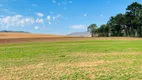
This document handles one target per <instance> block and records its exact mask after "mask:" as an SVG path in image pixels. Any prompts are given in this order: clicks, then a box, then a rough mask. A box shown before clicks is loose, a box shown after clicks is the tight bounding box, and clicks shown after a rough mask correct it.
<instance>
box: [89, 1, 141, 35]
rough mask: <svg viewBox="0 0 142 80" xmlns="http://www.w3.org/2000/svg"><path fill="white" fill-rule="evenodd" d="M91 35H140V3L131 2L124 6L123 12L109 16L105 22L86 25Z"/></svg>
mask: <svg viewBox="0 0 142 80" xmlns="http://www.w3.org/2000/svg"><path fill="white" fill-rule="evenodd" d="M88 31H89V32H90V33H91V35H92V37H94V35H96V34H97V35H98V36H106V37H108V36H130V37H142V4H139V3H137V2H133V3H132V4H130V5H128V7H127V8H126V12H125V14H122V13H119V14H117V15H116V16H111V17H110V19H109V20H108V22H107V23H106V24H103V25H101V26H100V27H97V26H96V24H92V25H90V26H89V27H88Z"/></svg>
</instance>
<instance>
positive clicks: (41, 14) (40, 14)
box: [36, 12, 44, 17]
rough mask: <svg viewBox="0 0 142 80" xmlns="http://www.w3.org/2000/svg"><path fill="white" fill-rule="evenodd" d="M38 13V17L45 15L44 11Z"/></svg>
mask: <svg viewBox="0 0 142 80" xmlns="http://www.w3.org/2000/svg"><path fill="white" fill-rule="evenodd" d="M36 15H37V16H38V17H43V16H44V14H43V13H40V12H38V13H36Z"/></svg>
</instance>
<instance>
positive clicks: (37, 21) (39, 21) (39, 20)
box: [36, 18, 44, 23]
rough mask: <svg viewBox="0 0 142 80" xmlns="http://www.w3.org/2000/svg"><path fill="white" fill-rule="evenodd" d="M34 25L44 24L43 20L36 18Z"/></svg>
mask: <svg viewBox="0 0 142 80" xmlns="http://www.w3.org/2000/svg"><path fill="white" fill-rule="evenodd" d="M36 23H44V20H43V19H39V18H37V19H36Z"/></svg>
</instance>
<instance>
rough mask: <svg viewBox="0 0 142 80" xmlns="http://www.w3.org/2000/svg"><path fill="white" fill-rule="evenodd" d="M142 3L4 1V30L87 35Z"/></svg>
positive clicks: (0, 22)
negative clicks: (133, 4) (91, 28)
mask: <svg viewBox="0 0 142 80" xmlns="http://www.w3.org/2000/svg"><path fill="white" fill-rule="evenodd" d="M134 1H137V2H139V3H142V0H0V30H14V31H20V30H21V31H28V32H32V33H42V34H69V33H72V32H83V31H86V28H87V26H89V25H90V24H92V23H95V24H97V25H98V26H100V25H101V24H105V23H106V22H107V21H108V19H109V18H110V16H114V15H116V14H117V13H125V9H126V7H127V5H129V4H131V3H132V2H134Z"/></svg>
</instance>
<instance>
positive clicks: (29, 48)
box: [0, 40, 142, 80]
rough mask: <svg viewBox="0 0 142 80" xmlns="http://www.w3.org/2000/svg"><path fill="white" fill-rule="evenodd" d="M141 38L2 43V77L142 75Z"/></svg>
mask: <svg viewBox="0 0 142 80" xmlns="http://www.w3.org/2000/svg"><path fill="white" fill-rule="evenodd" d="M141 44H142V41H141V40H133V41H116V40H94V41H93V40H91V41H76V42H75V41H74V42H52V43H27V44H9V45H1V46H0V76H1V77H0V80H1V79H53V80H55V79H61V80H62V79H70V80H76V79H79V80H81V79H85V80H92V79H116V80H118V79H135V80H137V79H142V76H141V75H142V45H141Z"/></svg>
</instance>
